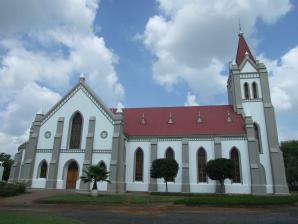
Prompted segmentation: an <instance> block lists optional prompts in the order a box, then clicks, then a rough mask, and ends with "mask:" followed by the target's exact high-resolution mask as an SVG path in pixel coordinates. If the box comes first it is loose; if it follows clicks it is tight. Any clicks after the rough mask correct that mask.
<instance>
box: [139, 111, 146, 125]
mask: <svg viewBox="0 0 298 224" xmlns="http://www.w3.org/2000/svg"><path fill="white" fill-rule="evenodd" d="M140 123H141V124H142V125H144V124H146V119H145V114H144V113H143V114H142V117H141V120H140Z"/></svg>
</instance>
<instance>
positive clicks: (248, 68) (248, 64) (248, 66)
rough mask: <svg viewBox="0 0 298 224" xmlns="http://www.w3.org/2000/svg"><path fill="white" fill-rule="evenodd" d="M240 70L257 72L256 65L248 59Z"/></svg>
mask: <svg viewBox="0 0 298 224" xmlns="http://www.w3.org/2000/svg"><path fill="white" fill-rule="evenodd" d="M240 72H243V73H244V72H245V73H250V72H257V70H256V69H255V67H254V66H253V65H252V64H251V62H250V60H246V61H245V64H244V65H243V66H242V69H241V71H240Z"/></svg>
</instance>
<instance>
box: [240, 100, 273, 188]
mask: <svg viewBox="0 0 298 224" xmlns="http://www.w3.org/2000/svg"><path fill="white" fill-rule="evenodd" d="M243 108H244V112H245V114H250V115H251V116H252V118H253V121H254V122H256V123H257V124H258V125H259V128H260V134H261V140H262V142H261V146H262V151H263V153H260V161H261V164H262V165H263V166H264V169H265V173H266V181H267V193H273V186H272V173H271V163H270V156H269V146H268V140H267V130H266V124H265V115H264V109H263V102H243Z"/></svg>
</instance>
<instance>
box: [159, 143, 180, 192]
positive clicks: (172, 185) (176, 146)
mask: <svg viewBox="0 0 298 224" xmlns="http://www.w3.org/2000/svg"><path fill="white" fill-rule="evenodd" d="M169 147H171V148H172V149H173V150H174V153H175V160H176V161H177V163H178V164H179V171H178V174H177V176H176V178H175V181H174V182H168V191H169V192H180V191H181V181H182V169H181V168H182V141H181V140H180V141H178V140H177V141H175V140H173V141H171V140H166V139H164V140H162V141H161V140H159V141H158V144H157V158H165V154H166V150H167V149H168V148H169ZM157 184H158V191H162V192H164V191H166V185H165V183H164V181H163V180H162V179H158V180H157Z"/></svg>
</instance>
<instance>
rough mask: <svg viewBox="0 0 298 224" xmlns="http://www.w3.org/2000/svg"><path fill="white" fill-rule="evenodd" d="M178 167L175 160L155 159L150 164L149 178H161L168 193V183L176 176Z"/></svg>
mask: <svg viewBox="0 0 298 224" xmlns="http://www.w3.org/2000/svg"><path fill="white" fill-rule="evenodd" d="M178 170H179V165H178V163H177V162H176V160H175V159H156V160H154V161H153V162H152V167H151V170H150V176H151V178H163V179H164V181H165V182H166V192H168V181H169V180H170V179H173V178H175V177H176V176H177V173H178Z"/></svg>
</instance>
